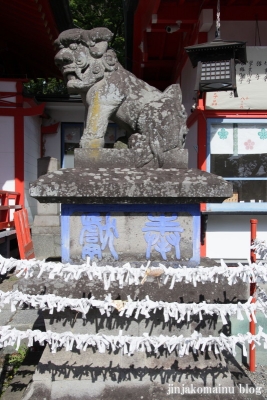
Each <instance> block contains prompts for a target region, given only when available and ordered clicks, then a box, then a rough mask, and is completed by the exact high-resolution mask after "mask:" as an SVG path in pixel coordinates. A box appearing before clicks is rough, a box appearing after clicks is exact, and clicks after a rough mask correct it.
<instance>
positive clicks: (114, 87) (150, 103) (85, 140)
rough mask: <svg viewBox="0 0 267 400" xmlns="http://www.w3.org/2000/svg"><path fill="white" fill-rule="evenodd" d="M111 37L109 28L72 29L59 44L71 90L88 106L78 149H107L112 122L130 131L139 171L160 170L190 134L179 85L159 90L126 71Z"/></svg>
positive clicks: (62, 67) (59, 62) (58, 60)
mask: <svg viewBox="0 0 267 400" xmlns="http://www.w3.org/2000/svg"><path fill="white" fill-rule="evenodd" d="M112 36H113V34H112V32H110V31H109V30H108V29H107V28H94V29H91V30H83V29H70V30H67V31H64V32H62V33H61V34H60V35H59V37H58V39H57V40H56V42H55V43H56V45H57V46H58V47H59V52H58V53H57V55H56V56H55V62H56V64H57V66H58V67H59V68H60V70H61V72H62V74H63V77H64V80H65V82H66V84H67V88H68V91H69V93H76V94H80V95H81V97H82V100H83V103H84V105H85V108H86V114H85V128H84V132H83V135H82V138H81V141H80V146H81V147H82V148H86V147H90V148H97V147H104V136H105V133H106V130H107V126H108V123H109V121H110V120H111V121H113V122H115V123H117V124H118V125H120V126H121V127H122V128H123V129H125V130H126V132H127V135H128V137H129V141H128V146H129V147H130V148H132V149H133V150H135V151H136V154H137V158H136V160H137V161H136V166H137V167H142V166H143V165H145V164H147V163H148V162H150V161H151V160H152V159H154V160H156V161H157V164H158V166H159V167H161V166H162V165H163V153H164V152H167V151H169V150H171V149H174V148H182V147H183V145H184V140H185V136H186V133H187V128H186V124H185V122H186V117H187V116H186V112H185V109H184V106H183V105H182V103H181V100H182V95H181V89H180V86H179V85H178V84H174V85H171V86H169V87H168V88H167V89H166V90H165V91H164V92H161V91H159V90H158V89H156V88H154V87H152V86H150V85H148V84H147V83H146V82H144V81H142V80H140V79H138V78H136V77H135V76H134V75H133V74H131V73H130V72H129V71H127V70H125V69H124V68H123V67H122V65H121V64H120V63H119V62H118V60H117V57H116V53H115V52H114V51H113V50H112V49H109V48H108V43H109V41H110V40H111V39H112Z"/></svg>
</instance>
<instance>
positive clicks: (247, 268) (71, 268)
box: [0, 257, 267, 290]
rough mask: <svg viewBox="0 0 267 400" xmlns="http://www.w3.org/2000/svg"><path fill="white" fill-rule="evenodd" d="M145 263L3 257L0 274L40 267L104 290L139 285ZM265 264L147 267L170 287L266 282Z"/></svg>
mask: <svg viewBox="0 0 267 400" xmlns="http://www.w3.org/2000/svg"><path fill="white" fill-rule="evenodd" d="M149 264H150V263H149V262H148V263H147V266H144V265H142V266H141V267H139V268H134V267H131V265H130V263H126V264H124V265H122V266H121V267H113V266H109V265H106V266H97V264H96V263H95V262H93V263H92V265H90V259H89V258H88V261H87V264H82V265H71V264H62V263H53V262H47V263H46V262H44V261H39V260H35V259H33V260H14V259H5V258H3V257H0V271H1V274H4V273H6V272H7V271H8V270H10V269H12V268H14V267H16V271H17V272H18V273H17V276H18V277H20V276H24V277H25V278H26V279H27V278H32V277H34V272H35V270H36V269H40V271H39V274H38V275H37V278H40V277H41V276H42V275H43V273H44V272H48V273H49V275H48V277H49V278H50V279H55V278H56V277H60V278H62V279H64V280H65V281H66V282H67V281H69V280H78V279H80V278H81V277H82V276H83V275H87V277H88V279H89V280H90V281H92V280H95V279H98V280H101V281H102V282H103V284H104V289H105V290H108V289H109V287H110V284H111V282H115V281H118V283H119V287H120V288H122V287H123V286H124V285H140V281H141V280H142V278H144V277H145V276H146V272H147V271H148V267H149ZM266 267H267V264H264V265H261V264H260V265H257V264H254V263H253V264H249V265H242V264H241V263H238V267H234V268H229V267H228V266H227V265H226V264H225V263H224V261H223V260H221V266H219V267H218V266H214V267H210V268H208V267H202V266H199V267H196V268H187V267H186V266H183V267H180V268H172V267H166V266H165V265H163V264H159V266H158V267H153V266H152V267H149V270H150V271H152V272H153V270H159V269H161V270H162V272H163V275H162V277H163V280H162V282H163V283H164V284H167V282H168V281H169V280H170V289H173V287H174V284H175V283H177V282H183V283H192V284H193V285H194V286H197V283H199V282H201V283H205V282H215V283H218V282H219V279H220V278H221V277H225V278H227V281H228V284H229V285H233V284H235V283H237V282H238V279H241V280H242V281H243V282H246V283H250V282H256V281H257V280H261V281H263V282H267V268H266Z"/></svg>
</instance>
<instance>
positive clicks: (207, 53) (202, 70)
mask: <svg viewBox="0 0 267 400" xmlns="http://www.w3.org/2000/svg"><path fill="white" fill-rule="evenodd" d="M185 50H186V52H187V54H188V57H189V59H190V61H191V63H192V65H193V68H195V67H196V66H197V80H196V86H195V90H196V91H198V92H200V97H202V93H203V92H217V91H227V90H232V91H233V92H234V96H235V97H237V88H236V71H235V65H236V64H238V63H244V64H245V63H246V62H247V54H246V42H236V41H233V42H232V41H223V40H221V38H220V1H219V0H218V2H217V20H216V33H215V40H214V41H213V42H208V43H202V44H197V45H194V46H189V47H185Z"/></svg>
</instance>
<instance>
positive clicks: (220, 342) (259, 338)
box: [0, 326, 267, 357]
mask: <svg viewBox="0 0 267 400" xmlns="http://www.w3.org/2000/svg"><path fill="white" fill-rule="evenodd" d="M22 339H28V346H29V347H30V346H33V342H34V341H38V342H39V343H40V344H41V345H44V342H47V343H49V345H50V347H51V351H52V353H55V352H56V350H57V348H61V347H64V348H65V349H66V351H72V350H74V349H73V346H74V344H75V346H76V348H77V349H79V350H84V351H85V350H86V349H87V347H95V348H96V349H97V350H98V351H99V352H100V353H105V351H106V350H110V349H111V350H112V351H114V350H116V349H122V353H123V354H128V355H129V356H130V355H132V354H134V353H136V352H139V351H142V352H144V351H147V352H154V353H158V350H159V348H160V347H163V348H165V349H167V351H168V353H171V352H173V351H175V350H176V351H177V352H178V355H179V357H183V356H184V355H188V354H189V350H190V348H192V350H193V352H194V353H196V352H197V351H198V350H199V351H205V350H207V351H211V350H212V348H211V346H212V345H214V346H215V351H216V353H218V352H220V351H222V350H228V351H229V352H231V353H233V355H234V356H235V355H236V352H235V346H236V344H237V343H240V344H241V345H242V346H243V347H244V348H245V345H246V344H247V343H251V342H252V341H253V342H254V343H255V344H257V345H261V342H263V344H264V348H265V349H266V348H267V334H266V333H264V332H263V328H262V327H259V332H258V334H257V335H251V333H249V332H248V333H246V334H238V335H235V336H225V335H224V334H223V333H221V334H220V336H218V337H217V336H211V335H210V336H209V337H203V336H202V335H201V333H199V332H197V331H194V332H193V334H192V335H191V336H189V337H184V336H183V335H180V336H174V335H173V336H165V335H160V336H149V335H148V333H143V335H142V336H138V337H135V336H128V335H122V331H120V332H119V335H118V336H113V335H110V336H109V335H103V334H101V333H98V334H73V333H72V332H63V333H56V332H51V331H47V332H41V331H39V330H30V329H28V330H27V331H20V330H17V329H15V328H13V329H12V328H11V327H10V326H4V327H0V348H2V347H6V346H16V349H18V348H19V345H20V342H21V340H22Z"/></svg>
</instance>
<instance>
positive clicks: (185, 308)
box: [0, 291, 267, 325]
mask: <svg viewBox="0 0 267 400" xmlns="http://www.w3.org/2000/svg"><path fill="white" fill-rule="evenodd" d="M251 300H252V297H250V298H249V299H248V301H247V302H246V303H240V302H239V303H237V304H231V303H230V304H207V303H206V302H202V303H198V304H196V303H189V304H187V303H177V302H170V303H169V302H164V301H152V300H150V298H149V296H146V298H145V299H143V300H137V301H133V300H132V299H131V297H130V296H128V299H127V302H124V303H123V306H122V308H121V309H119V315H120V316H125V317H127V318H129V317H131V316H134V317H135V318H136V319H137V318H138V316H139V315H144V316H145V318H149V317H150V314H151V313H155V312H156V311H157V310H162V312H163V316H164V321H165V322H168V321H169V320H170V319H174V320H175V321H177V323H180V322H181V321H184V320H185V319H186V318H187V320H188V321H189V320H190V317H191V315H192V314H193V315H196V314H198V315H199V318H200V320H202V319H203V316H202V313H205V314H208V315H212V314H217V315H219V316H220V317H221V319H222V323H223V324H224V325H225V324H227V323H228V321H227V315H236V316H237V319H238V320H243V319H244V318H243V315H242V312H244V313H245V315H246V317H247V318H248V320H249V321H251V318H252V319H253V321H254V322H257V320H256V317H255V311H256V310H258V311H262V312H263V313H264V314H265V315H266V316H267V298H266V299H259V300H258V301H257V302H256V303H251ZM5 304H11V311H12V312H14V311H16V307H17V306H20V305H22V304H27V305H28V306H31V307H34V308H39V309H42V310H45V309H49V312H50V314H53V312H54V310H56V311H58V312H60V311H64V310H65V308H66V307H69V308H71V309H72V310H74V311H76V312H80V313H81V314H82V318H86V314H87V313H89V311H90V309H91V308H92V307H95V308H97V309H99V311H100V313H101V315H103V314H106V315H107V316H108V317H109V316H110V315H111V312H112V311H114V309H115V308H116V305H115V303H114V301H113V300H112V298H111V294H108V295H107V296H106V298H105V299H104V300H97V299H95V297H93V296H92V297H91V298H90V299H85V298H81V299H72V298H67V297H60V296H56V295H54V294H47V295H29V294H25V293H22V292H19V291H12V292H2V291H0V311H1V308H3V306H4V305H5Z"/></svg>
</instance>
